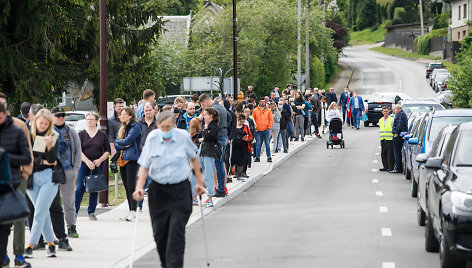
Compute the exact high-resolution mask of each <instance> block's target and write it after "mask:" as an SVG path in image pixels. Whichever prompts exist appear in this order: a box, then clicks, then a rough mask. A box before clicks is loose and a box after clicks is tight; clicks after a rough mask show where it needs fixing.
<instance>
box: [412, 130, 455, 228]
mask: <svg viewBox="0 0 472 268" xmlns="http://www.w3.org/2000/svg"><path fill="white" fill-rule="evenodd" d="M455 128H456V126H451V125H449V126H446V127H445V128H443V129H442V130H441V131H440V132H439V135H438V137H437V138H436V140H435V141H434V143H433V147H431V151H430V152H429V154H419V155H418V156H416V159H415V160H416V162H417V163H419V164H421V167H420V169H419V176H418V196H417V198H416V201H417V206H416V207H417V210H416V215H417V217H416V218H417V222H418V225H420V226H424V224H425V219H426V218H425V217H426V214H425V211H426V184H427V183H428V182H429V181H430V178H431V175H432V174H431V173H432V172H435V170H432V169H429V168H426V166H425V165H424V163H426V161H427V160H428V158H430V157H442V156H443V155H444V148H445V147H446V144H447V142H448V141H449V137H450V136H451V133H452V131H454V129H455Z"/></svg>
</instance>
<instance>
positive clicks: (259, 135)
mask: <svg viewBox="0 0 472 268" xmlns="http://www.w3.org/2000/svg"><path fill="white" fill-rule="evenodd" d="M255 137H256V158H259V157H261V149H262V142H264V143H265V147H266V154H267V158H270V132H269V130H264V131H256V133H255Z"/></svg>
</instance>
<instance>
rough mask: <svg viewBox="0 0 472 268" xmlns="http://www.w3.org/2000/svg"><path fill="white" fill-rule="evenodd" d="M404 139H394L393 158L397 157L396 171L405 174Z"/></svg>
mask: <svg viewBox="0 0 472 268" xmlns="http://www.w3.org/2000/svg"><path fill="white" fill-rule="evenodd" d="M402 148H403V138H402V137H400V136H398V137H396V138H393V156H394V157H395V170H396V171H400V172H403V166H402Z"/></svg>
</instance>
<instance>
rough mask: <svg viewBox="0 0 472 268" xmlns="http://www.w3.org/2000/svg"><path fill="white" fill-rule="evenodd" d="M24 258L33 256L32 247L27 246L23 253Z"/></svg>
mask: <svg viewBox="0 0 472 268" xmlns="http://www.w3.org/2000/svg"><path fill="white" fill-rule="evenodd" d="M24 257H25V258H30V259H31V258H33V248H32V247H27V248H26V249H25V255H24Z"/></svg>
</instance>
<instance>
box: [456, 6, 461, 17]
mask: <svg viewBox="0 0 472 268" xmlns="http://www.w3.org/2000/svg"><path fill="white" fill-rule="evenodd" d="M458 8H459V16H458V17H457V19H458V20H460V19H461V6H458Z"/></svg>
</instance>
